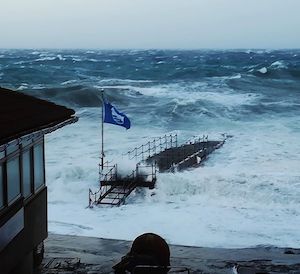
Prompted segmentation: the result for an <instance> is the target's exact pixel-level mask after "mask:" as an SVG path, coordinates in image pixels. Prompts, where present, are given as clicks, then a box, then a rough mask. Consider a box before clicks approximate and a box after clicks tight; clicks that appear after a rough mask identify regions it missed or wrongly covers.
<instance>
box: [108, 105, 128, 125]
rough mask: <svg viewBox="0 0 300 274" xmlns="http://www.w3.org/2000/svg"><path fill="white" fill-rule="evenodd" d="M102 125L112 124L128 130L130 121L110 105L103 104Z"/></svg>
mask: <svg viewBox="0 0 300 274" xmlns="http://www.w3.org/2000/svg"><path fill="white" fill-rule="evenodd" d="M103 107H104V119H103V122H104V123H109V124H114V125H118V126H122V127H125V128H126V129H129V128H130V120H129V119H128V117H127V116H126V115H125V114H123V113H122V112H119V111H118V110H117V109H116V108H115V107H114V106H113V105H112V104H111V103H109V102H104V103H103Z"/></svg>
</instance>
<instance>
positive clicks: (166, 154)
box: [89, 134, 225, 207]
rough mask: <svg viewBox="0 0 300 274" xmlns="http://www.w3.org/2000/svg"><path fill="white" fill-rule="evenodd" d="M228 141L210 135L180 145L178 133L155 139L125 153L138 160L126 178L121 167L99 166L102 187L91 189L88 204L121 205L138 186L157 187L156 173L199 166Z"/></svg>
mask: <svg viewBox="0 0 300 274" xmlns="http://www.w3.org/2000/svg"><path fill="white" fill-rule="evenodd" d="M224 143H225V139H224V140H222V141H210V140H208V136H203V137H201V138H197V139H194V140H192V141H189V142H186V143H184V144H182V145H180V146H179V145H178V140H177V134H174V135H165V136H162V137H157V138H154V139H153V140H152V141H149V142H147V143H146V144H144V145H141V146H139V147H136V148H134V149H133V150H131V151H129V152H128V153H126V154H125V155H123V156H126V157H128V158H129V159H131V160H132V159H135V160H136V162H137V164H136V168H135V170H133V171H132V173H131V174H130V175H128V176H126V177H121V176H120V175H119V174H118V166H117V164H115V165H109V163H108V162H106V163H103V164H101V165H99V189H98V190H97V191H96V192H93V191H92V190H91V189H89V207H92V206H93V205H111V206H120V205H121V204H124V203H125V200H126V198H127V197H128V196H129V195H130V193H131V192H132V191H133V190H134V189H136V188H137V187H148V188H150V189H152V188H154V186H155V183H156V174H157V172H177V171H183V170H186V169H188V168H193V167H197V166H200V165H201V164H202V163H203V161H204V160H206V159H207V157H208V155H209V154H211V153H212V152H213V151H214V150H216V149H218V148H220V147H221V146H222V145H223V144H224Z"/></svg>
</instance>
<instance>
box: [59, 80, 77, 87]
mask: <svg viewBox="0 0 300 274" xmlns="http://www.w3.org/2000/svg"><path fill="white" fill-rule="evenodd" d="M76 82H77V80H68V81H65V82H62V83H61V85H62V86H65V85H69V84H74V83H76Z"/></svg>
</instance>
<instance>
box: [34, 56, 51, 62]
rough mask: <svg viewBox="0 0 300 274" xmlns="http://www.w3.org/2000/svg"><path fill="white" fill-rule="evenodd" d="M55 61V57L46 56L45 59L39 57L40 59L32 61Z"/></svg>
mask: <svg viewBox="0 0 300 274" xmlns="http://www.w3.org/2000/svg"><path fill="white" fill-rule="evenodd" d="M55 59H56V57H55V56H46V57H41V58H38V59H35V60H34V61H35V62H41V61H53V60H55Z"/></svg>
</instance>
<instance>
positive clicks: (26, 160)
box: [22, 151, 31, 197]
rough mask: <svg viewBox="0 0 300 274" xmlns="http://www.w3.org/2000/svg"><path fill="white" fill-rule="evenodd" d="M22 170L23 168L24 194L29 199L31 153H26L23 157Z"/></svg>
mask: <svg viewBox="0 0 300 274" xmlns="http://www.w3.org/2000/svg"><path fill="white" fill-rule="evenodd" d="M22 168H23V174H22V179H23V194H24V197H28V196H29V195H30V194H31V164H30V151H26V152H24V153H23V155H22Z"/></svg>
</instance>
